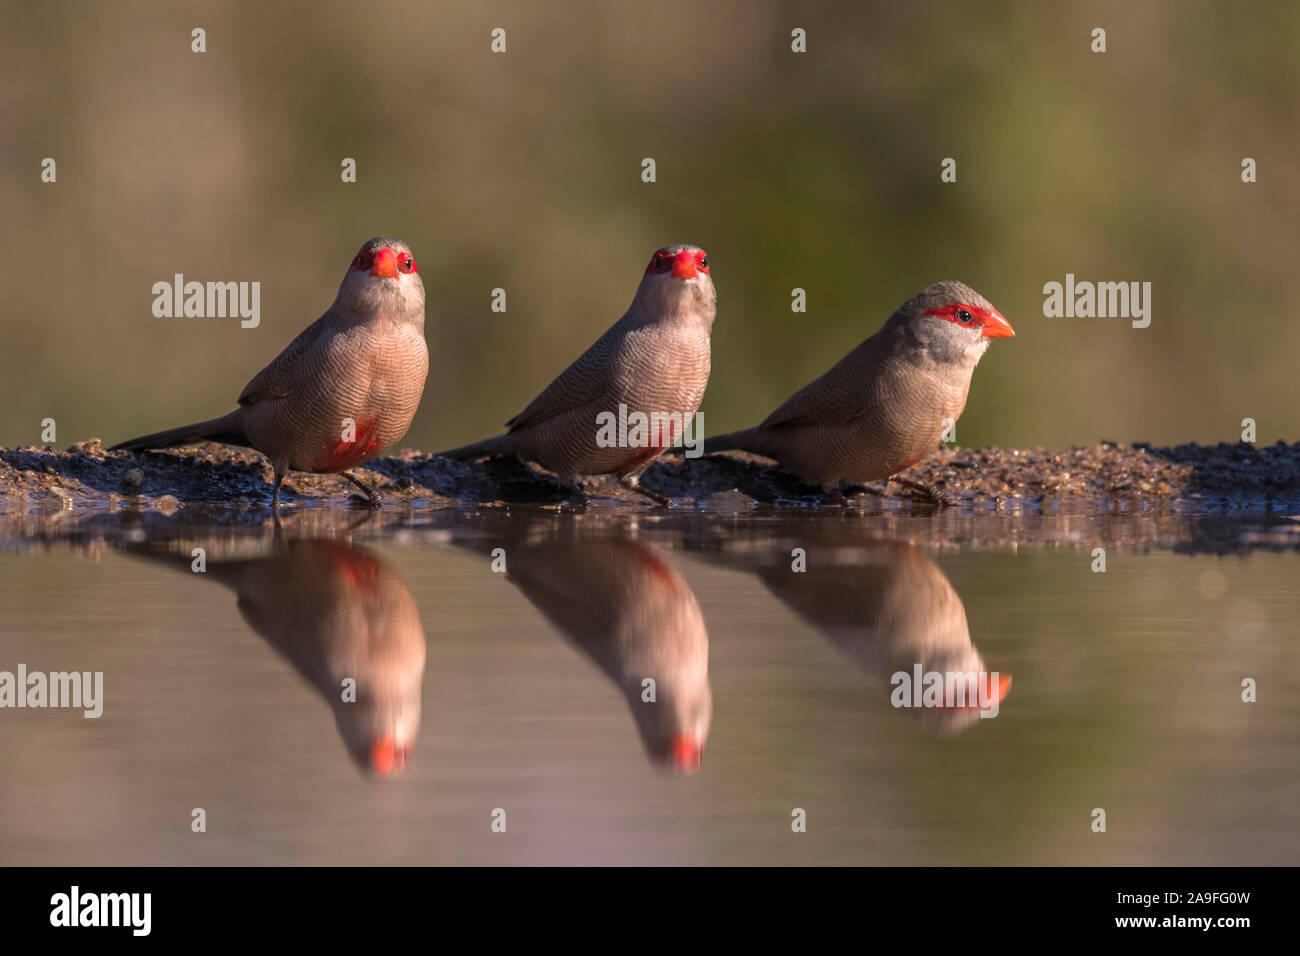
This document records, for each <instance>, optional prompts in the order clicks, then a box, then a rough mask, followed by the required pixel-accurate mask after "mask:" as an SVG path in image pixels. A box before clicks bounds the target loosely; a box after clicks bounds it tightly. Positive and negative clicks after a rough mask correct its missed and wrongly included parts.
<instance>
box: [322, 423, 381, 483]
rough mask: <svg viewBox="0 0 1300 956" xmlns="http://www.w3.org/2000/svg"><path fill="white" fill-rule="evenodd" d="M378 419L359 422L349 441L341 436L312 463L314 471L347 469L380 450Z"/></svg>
mask: <svg viewBox="0 0 1300 956" xmlns="http://www.w3.org/2000/svg"><path fill="white" fill-rule="evenodd" d="M376 423H377V419H374V418H368V419H366V420H365V421H361V422H357V425H356V433H355V437H354V438H353V439H352V440H351V441H348V440H346V439H344V438H340V439H339V440H338V442H336V443H335V445H334V447H332V448H331V449H330V450H329V451H327V452H325V453H324V454H323V455H321V456H320V457H319V458H317V459H316V460H315V461H313V462H312V464H311V470H312V471H347V470H348V469H349V468H351V467H352V466H353V465H355V464H356V463H357V462H359V461H361V460H362V459H364V458H368V457H369V456H371V455H373V454H374V453H375V452H377V451H379V429H378V427H376Z"/></svg>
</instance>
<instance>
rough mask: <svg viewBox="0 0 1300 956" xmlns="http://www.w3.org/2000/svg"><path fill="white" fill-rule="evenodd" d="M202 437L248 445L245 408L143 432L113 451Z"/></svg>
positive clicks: (164, 445)
mask: <svg viewBox="0 0 1300 956" xmlns="http://www.w3.org/2000/svg"><path fill="white" fill-rule="evenodd" d="M198 441H217V442H222V443H223V444H226V445H247V444H248V436H247V435H246V434H244V419H243V409H239V408H237V409H235V410H234V411H233V412H231V413H230V414H229V415H222V416H221V417H220V418H212V419H209V420H208V421H206V422H195V423H194V424H193V425H182V426H181V427H180V428H169V429H167V430H166V431H161V432H154V433H153V434H152V435H142V436H140V437H139V438H132V439H131V440H130V441H124V442H119V443H118V444H116V445H114V446H113V447H112V448H110V449H109V451H140V450H142V449H145V448H175V447H176V446H178V445H189V444H191V443H193V442H198Z"/></svg>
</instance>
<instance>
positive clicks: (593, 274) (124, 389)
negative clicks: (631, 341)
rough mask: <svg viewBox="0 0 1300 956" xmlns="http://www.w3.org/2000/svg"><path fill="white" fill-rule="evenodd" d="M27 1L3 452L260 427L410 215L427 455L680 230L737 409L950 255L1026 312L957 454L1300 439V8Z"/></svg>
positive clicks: (3, 53) (859, 331)
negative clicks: (1062, 293)
mask: <svg viewBox="0 0 1300 956" xmlns="http://www.w3.org/2000/svg"><path fill="white" fill-rule="evenodd" d="M4 6H5V9H4V13H3V16H4V29H3V31H0V63H3V64H4V68H3V78H2V79H0V210H2V213H0V237H3V249H4V253H5V254H4V265H3V267H2V269H3V272H2V273H0V274H2V276H3V295H2V296H0V398H2V399H3V400H2V401H0V445H22V444H33V443H37V442H38V441H39V439H40V422H41V420H42V419H43V418H46V417H53V418H55V419H56V420H57V422H58V444H59V445H61V446H63V445H67V444H69V443H71V442H72V441H76V440H81V439H85V438H89V437H92V436H94V437H101V438H103V439H105V440H106V441H108V442H111V441H119V440H122V439H124V438H127V437H129V436H130V435H133V434H137V433H140V432H145V431H152V430H154V429H157V428H162V427H165V426H170V425H176V424H181V423H183V422H185V421H190V420H194V419H199V418H207V417H211V416H213V415H216V414H220V413H223V412H225V411H227V410H228V409H229V408H231V407H233V401H234V399H235V397H236V396H237V395H238V394H239V391H240V389H241V388H242V387H243V385H244V383H245V382H246V381H247V380H248V379H249V378H250V377H251V376H252V375H253V374H254V373H255V372H256V371H257V370H258V369H259V368H261V366H262V365H263V364H265V362H266V361H267V360H269V359H270V358H271V357H272V356H273V355H274V354H275V353H276V352H277V351H278V350H279V349H280V348H281V347H283V346H284V345H285V344H286V343H287V342H288V341H289V340H290V339H291V338H292V337H293V336H294V335H295V334H297V332H298V331H299V330H300V329H301V328H303V327H304V326H305V325H307V324H308V323H309V322H311V321H312V320H314V319H315V318H316V317H317V316H318V315H319V314H320V313H321V312H322V311H323V310H324V309H325V307H326V306H327V305H328V304H329V302H330V300H331V299H332V297H333V295H334V291H335V289H336V287H337V284H338V282H339V280H340V278H341V277H342V275H343V273H344V271H345V270H346V267H347V264H348V262H349V260H350V259H351V257H352V256H353V255H354V253H355V252H356V249H357V247H358V246H359V245H360V243H361V242H362V241H363V240H365V239H366V238H367V237H369V236H371V235H374V234H377V233H386V234H390V235H397V236H400V237H402V238H404V239H406V240H407V241H408V242H410V243H411V245H412V247H413V249H414V250H415V253H416V257H417V261H418V262H419V265H420V270H421V274H422V275H423V278H424V282H425V284H426V287H427V289H428V293H429V309H428V327H427V334H428V339H429V344H430V349H431V352H432V363H431V369H430V374H429V381H428V385H427V387H426V389H425V395H424V402H423V405H422V408H421V410H420V414H419V417H418V418H417V419H416V422H415V424H414V425H413V427H412V429H411V432H410V433H409V434H408V436H407V439H406V444H407V445H410V446H412V447H418V448H422V449H425V450H437V449H439V448H443V447H447V446H451V445H456V444H460V443H462V442H465V441H469V440H472V439H475V438H478V437H481V436H482V435H484V434H488V433H492V432H495V431H497V430H499V428H500V425H501V423H502V422H504V421H505V420H506V419H507V418H509V417H510V416H512V415H514V414H515V413H516V412H518V411H520V410H521V409H522V407H523V406H524V405H525V404H526V403H527V401H528V400H529V399H530V398H531V397H532V396H533V394H535V393H536V392H537V391H538V390H539V389H540V388H541V387H542V386H544V385H545V384H546V383H547V382H548V381H549V380H550V378H551V377H553V376H554V374H556V373H557V372H558V371H559V370H560V369H562V368H563V367H564V366H565V365H566V364H567V363H568V362H569V361H570V360H571V359H572V358H573V357H574V356H576V355H577V354H578V353H579V352H580V351H581V350H582V349H584V348H585V347H586V346H587V345H588V344H590V342H591V341H592V340H594V339H595V338H596V336H597V335H598V334H599V333H600V332H602V331H603V330H604V329H605V328H606V327H607V326H608V325H609V324H610V323H611V322H613V321H614V320H615V319H616V318H617V317H618V316H619V315H620V314H621V313H622V311H623V309H624V308H625V307H626V306H627V303H628V301H629V300H630V298H631V295H632V292H633V289H634V288H635V285H636V283H637V281H638V280H639V278H640V276H641V272H642V269H643V268H644V265H645V262H646V261H647V260H648V258H649V256H650V253H651V252H652V251H653V250H654V249H655V248H656V247H657V246H659V245H661V244H664V243H667V242H673V241H690V242H695V243H698V244H700V245H702V246H704V247H705V248H706V249H707V250H708V251H709V253H710V259H711V262H712V264H713V274H714V277H715V280H716V283H717V286H718V290H719V314H718V321H717V325H716V327H715V333H714V372H713V378H712V382H711V383H710V386H709V391H708V394H707V396H706V399H705V406H704V411H705V413H706V423H707V428H708V430H709V431H715V432H716V431H722V430H727V429H730V428H734V427H739V426H742V425H747V424H751V423H752V422H754V421H756V420H757V419H759V418H761V417H762V416H764V415H765V414H766V413H767V412H768V411H770V410H771V408H773V407H774V406H775V405H776V404H777V403H779V402H780V401H781V400H782V399H784V398H785V397H786V396H787V395H788V394H789V393H790V392H791V391H793V390H794V389H795V388H797V387H798V386H800V385H802V384H803V383H804V382H806V381H807V380H808V379H810V378H812V377H813V376H815V375H817V374H820V373H821V372H822V371H823V370H824V369H825V368H826V367H828V366H829V365H830V364H831V363H833V362H834V361H835V360H837V359H838V358H839V357H840V356H841V355H842V354H844V353H845V352H846V351H848V350H849V349H850V348H852V347H853V346H855V345H856V344H857V343H858V342H860V341H861V340H862V339H863V338H864V337H865V336H867V335H868V334H870V333H871V332H873V331H874V330H875V329H876V328H877V327H878V326H879V325H880V323H881V322H882V321H883V320H884V319H885V317H886V316H887V315H888V314H889V312H890V311H891V310H892V309H893V308H894V307H895V306H896V305H897V304H898V303H899V302H901V301H902V300H903V299H905V298H907V297H908V296H910V295H911V294H913V293H914V292H916V291H917V290H918V289H919V288H920V287H921V286H923V285H924V284H926V283H928V282H930V281H933V280H936V279H941V278H958V279H962V280H964V281H966V282H967V283H969V284H971V285H973V286H975V287H976V288H977V289H979V290H980V291H981V292H983V293H984V294H985V295H986V296H987V297H988V298H989V299H991V300H992V301H993V302H994V304H995V305H997V306H998V307H999V308H1000V309H1001V311H1002V312H1003V313H1004V314H1005V315H1006V316H1007V317H1008V318H1009V319H1010V321H1011V322H1012V324H1013V325H1014V326H1015V327H1016V330H1017V333H1018V334H1017V337H1016V338H1015V339H1013V340H1010V341H1003V342H998V343H997V344H996V346H995V347H994V348H993V349H992V350H991V351H990V352H989V353H988V355H987V356H986V357H985V359H984V361H983V363H982V364H981V367H980V369H979V370H978V372H977V373H976V378H975V383H974V388H973V391H972V397H971V401H970V404H969V405H968V407H967V411H966V414H965V416H964V417H963V418H962V421H961V423H960V426H959V429H958V440H959V442H960V443H961V444H965V445H984V444H997V445H1001V446H1004V447H1008V446H1032V445H1048V446H1054V445H1065V444H1088V443H1092V442H1095V441H1097V440H1099V439H1114V440H1149V441H1155V442H1160V443H1174V442H1178V441H1184V440H1200V441H1220V440H1229V441H1235V440H1237V438H1238V437H1239V435H1240V428H1241V426H1240V422H1241V419H1242V418H1244V417H1247V416H1249V417H1252V418H1255V419H1256V420H1257V421H1258V423H1259V439H1260V441H1261V442H1270V441H1274V440H1276V439H1278V438H1287V439H1295V438H1297V437H1300V402H1297V401H1296V391H1297V389H1296V360H1297V356H1300V321H1297V319H1300V310H1298V309H1297V302H1298V301H1300V279H1298V278H1297V274H1296V273H1297V263H1300V238H1298V237H1300V226H1298V225H1297V224H1298V223H1300V190H1298V189H1297V183H1296V166H1297V163H1296V157H1297V156H1298V155H1300V122H1297V119H1298V117H1297V110H1296V106H1297V89H1300V82H1298V81H1300V58H1298V57H1297V56H1296V51H1297V50H1298V49H1300V5H1297V4H1295V3H1289V2H1277V3H1255V2H1250V3H1231V2H1217V3H1216V2H1192V0H1185V2H1174V0H1170V2H1163V3H1146V2H1143V3H1134V2H1130V0H1123V2H1116V3H1088V4H1073V5H1069V6H1062V5H1058V4H1052V5H1048V4H1024V3H1010V2H1007V3H908V4H898V3H859V2H851V0H845V2H840V3H834V2H823V3H809V4H796V3H781V2H773V0H766V2H764V0H732V2H723V0H719V2H707V3H692V4H654V3H646V2H644V0H639V2H609V0H602V2H596V0H592V2H571V3H536V2H517V3H507V2H482V3H470V4H466V3H390V2H385V0H370V2H367V3H365V4H356V3H312V4H291V3H278V4H266V3H260V2H247V3H223V4H200V3H183V2H181V3H162V2H153V3H139V2H137V3H131V2H119V3H112V4H85V3H72V2H66V0H46V2H42V3H40V4H18V3H13V2H6V3H5V4H4ZM196 26H201V27H203V28H205V29H206V31H207V52H206V53H203V54H195V53H192V52H191V51H190V42H191V41H190V31H191V29H193V28H194V27H196ZM1098 26H1100V27H1104V28H1105V29H1106V30H1107V43H1108V52H1106V53H1104V54H1094V53H1092V52H1091V51H1090V42H1091V38H1090V32H1091V30H1092V29H1093V28H1094V27H1098ZM494 27H503V28H505V29H506V31H507V44H508V51H507V53H505V54H504V55H494V54H493V53H492V52H491V51H490V49H489V42H490V36H489V34H490V31H491V30H492V28H494ZM795 27H802V28H804V29H805V30H806V31H807V37H808V41H807V42H808V52H807V53H806V54H795V53H792V52H791V50H790V32H791V30H792V29H793V28H795ZM47 156H50V157H54V158H55V159H56V160H57V163H58V182H57V183H56V184H45V183H42V182H41V181H40V170H41V160H42V159H43V158H44V157H47ZM647 156H648V157H653V158H654V159H655V160H656V163H657V167H658V168H657V172H658V181H657V182H656V183H654V184H645V183H643V182H642V181H641V178H640V172H641V160H642V158H643V157H647ZM949 156H951V157H954V158H956V159H957V162H958V182H957V183H956V184H944V183H941V182H940V177H939V172H940V161H941V160H942V159H943V158H944V157H949ZM1247 156H1249V157H1253V158H1254V159H1256V160H1257V162H1258V180H1259V181H1258V182H1257V183H1255V184H1250V185H1248V184H1243V183H1242V182H1241V176H1240V173H1241V161H1242V158H1243V157H1247ZM344 157H354V158H355V159H356V160H357V163H358V182H357V183H356V184H344V183H342V182H341V181H340V176H339V173H340V162H341V160H342V159H343V158H344ZM176 272H181V273H184V275H185V276H186V277H187V279H197V280H199V281H208V280H223V281H225V280H242V281H253V280H257V281H260V282H261V283H262V321H261V326H260V327H259V328H257V329H256V330H245V329H241V328H240V327H239V324H238V322H237V321H236V320H231V319H159V318H155V317H154V316H153V315H152V314H151V306H152V303H153V295H152V292H151V286H152V284H153V283H154V282H157V281H161V280H169V279H170V277H171V276H172V275H173V274H174V273H176ZM1067 272H1073V273H1074V274H1075V275H1076V276H1077V277H1078V278H1079V279H1090V280H1112V281H1121V280H1138V281H1150V282H1152V283H1153V287H1154V288H1153V302H1152V305H1153V321H1152V323H1151V326H1150V328H1147V329H1144V330H1135V329H1132V328H1131V327H1130V325H1129V323H1128V322H1127V321H1125V320H1121V319H1098V318H1093V319H1048V318H1044V317H1043V314H1042V307H1043V293H1042V287H1043V284H1044V283H1045V282H1049V281H1058V282H1059V281H1062V280H1063V279H1064V276H1065V274H1066V273H1067ZM495 287H502V288H505V289H506V290H507V294H508V302H509V309H508V311H507V312H506V313H505V314H499V313H494V312H492V311H491V310H490V301H491V290H492V289H493V288H495ZM794 287H801V288H804V289H806V290H807V295H808V311H807V313H805V314H794V313H792V312H791V310H790V293H791V289H792V288H794Z"/></svg>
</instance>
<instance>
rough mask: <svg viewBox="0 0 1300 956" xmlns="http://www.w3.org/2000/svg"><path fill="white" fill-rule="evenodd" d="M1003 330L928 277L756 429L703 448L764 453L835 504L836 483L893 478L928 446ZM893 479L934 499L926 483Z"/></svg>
mask: <svg viewBox="0 0 1300 956" xmlns="http://www.w3.org/2000/svg"><path fill="white" fill-rule="evenodd" d="M1011 335H1015V332H1014V331H1013V330H1012V328H1011V325H1010V324H1009V323H1008V322H1007V320H1006V319H1004V318H1003V317H1002V314H1001V313H1000V312H998V310H997V309H995V308H993V306H992V305H990V304H989V302H988V300H987V299H985V298H984V297H983V296H982V295H980V294H979V293H978V292H976V291H975V290H974V289H972V288H970V287H969V286H966V285H963V284H962V283H960V282H936V283H934V284H933V285H929V286H926V287H925V289H924V290H923V291H922V292H921V293H920V294H919V295H917V296H915V297H913V298H911V299H908V300H907V301H906V302H904V303H903V304H902V305H901V306H899V307H898V310H897V311H895V312H894V314H893V315H891V316H890V317H889V321H887V322H886V323H885V324H884V326H883V327H881V329H880V331H878V332H876V334H875V335H872V336H871V337H870V338H869V339H867V340H866V341H865V342H863V343H862V344H861V345H859V346H858V347H857V348H856V349H854V350H853V351H852V352H850V353H849V354H848V355H846V356H845V357H844V358H843V359H841V360H840V361H839V362H838V363H837V364H836V365H835V366H834V367H833V368H832V369H831V370H830V371H828V372H827V373H826V374H825V375H823V376H822V377H821V378H818V379H816V380H815V381H812V382H810V383H809V384H807V385H805V386H804V387H803V388H801V389H800V390H799V391H797V392H795V394H794V395H792V396H790V398H788V399H787V400H786V402H785V404H783V405H782V406H781V407H780V408H778V409H777V410H776V411H774V412H773V413H772V414H771V415H768V416H767V418H766V419H764V420H763V422H762V423H761V424H760V425H758V426H756V427H754V428H747V429H744V430H743V431H737V432H731V433H729V434H726V435H719V436H717V437H714V438H709V439H706V440H705V442H704V451H705V453H706V454H707V453H710V452H715V451H725V450H727V449H732V448H737V449H741V450H743V451H749V452H753V453H755V454H757V455H764V456H766V457H768V458H772V459H775V460H776V461H778V462H780V463H781V464H782V465H783V466H785V467H786V468H787V469H789V470H790V471H792V472H794V473H795V474H796V475H798V476H799V477H800V478H802V479H803V480H804V481H806V482H808V483H809V484H812V485H817V486H819V487H820V488H821V489H822V490H823V491H825V492H827V493H829V494H832V495H834V496H835V497H836V498H837V499H838V500H840V501H843V497H844V496H843V494H842V493H841V492H840V489H839V486H840V483H841V482H850V483H857V482H864V481H874V480H876V479H878V478H892V477H893V476H895V475H897V474H898V473H899V472H900V471H903V470H904V469H906V468H909V467H911V466H912V465H914V464H916V463H917V462H918V461H920V460H921V459H922V458H924V457H925V456H926V455H927V454H929V452H931V451H933V450H934V448H935V447H936V445H937V444H938V442H939V438H940V436H941V435H942V434H943V432H944V430H945V428H946V425H945V420H948V421H951V422H956V420H957V418H958V416H960V415H961V413H962V410H963V409H964V408H965V407H966V396H967V394H968V393H969V392H970V380H971V375H972V373H974V371H975V366H976V364H978V362H979V360H980V357H981V356H983V354H984V352H985V351H986V350H987V349H988V347H989V344H990V342H991V341H992V340H993V339H998V338H1005V337H1007V336H1011ZM895 480H896V481H899V482H900V483H901V484H905V485H908V486H909V487H913V488H917V489H918V490H920V491H923V492H924V493H925V494H926V495H927V496H928V497H930V498H931V499H932V500H935V501H936V502H939V503H942V497H941V496H940V495H939V494H938V492H937V491H935V489H933V488H930V487H927V486H925V485H920V484H918V483H916V482H911V481H906V480H903V479H895Z"/></svg>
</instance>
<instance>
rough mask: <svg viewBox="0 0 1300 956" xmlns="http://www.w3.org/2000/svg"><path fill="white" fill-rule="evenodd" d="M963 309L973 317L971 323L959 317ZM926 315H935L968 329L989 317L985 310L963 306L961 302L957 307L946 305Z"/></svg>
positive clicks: (928, 311)
mask: <svg viewBox="0 0 1300 956" xmlns="http://www.w3.org/2000/svg"><path fill="white" fill-rule="evenodd" d="M963 309H964V310H966V311H967V312H969V313H970V315H971V320H970V321H969V322H963V321H962V320H961V319H959V318H958V317H957V313H958V312H961V311H962V310H963ZM925 314H926V315H935V316H938V317H939V318H941V319H947V320H948V321H949V322H955V323H957V324H958V325H962V326H965V327H966V328H973V327H974V326H976V325H978V324H981V323H983V322H984V321H985V320H987V319H988V315H987V314H986V313H985V312H984V310H983V309H981V308H979V307H978V306H974V305H962V304H961V303H960V302H958V303H957V304H956V305H945V306H944V307H943V308H942V309H926V310H925Z"/></svg>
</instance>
